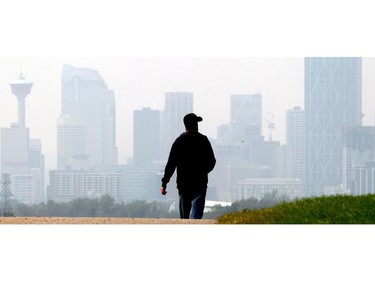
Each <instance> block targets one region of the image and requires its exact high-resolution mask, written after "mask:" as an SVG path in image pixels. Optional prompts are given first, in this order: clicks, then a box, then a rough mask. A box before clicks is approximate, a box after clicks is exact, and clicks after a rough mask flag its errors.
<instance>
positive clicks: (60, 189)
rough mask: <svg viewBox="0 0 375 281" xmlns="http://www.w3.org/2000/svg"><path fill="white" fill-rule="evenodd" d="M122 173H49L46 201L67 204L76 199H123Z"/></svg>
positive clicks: (120, 200)
mask: <svg viewBox="0 0 375 281" xmlns="http://www.w3.org/2000/svg"><path fill="white" fill-rule="evenodd" d="M122 193H123V177H122V173H121V172H118V173H105V172H97V171H77V170H70V171H69V170H67V171H59V170H57V171H50V184H49V186H48V188H47V199H48V200H53V201H55V202H68V201H71V200H74V199H78V198H99V197H101V196H103V195H109V196H111V197H112V198H113V199H114V200H115V201H116V202H122V199H123V194H122Z"/></svg>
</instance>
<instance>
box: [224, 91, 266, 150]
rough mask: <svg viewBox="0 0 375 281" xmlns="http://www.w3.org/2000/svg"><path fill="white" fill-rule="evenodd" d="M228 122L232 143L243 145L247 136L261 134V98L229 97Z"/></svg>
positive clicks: (256, 95) (248, 96) (251, 96)
mask: <svg viewBox="0 0 375 281" xmlns="http://www.w3.org/2000/svg"><path fill="white" fill-rule="evenodd" d="M230 122H231V134H232V142H233V143H237V144H238V143H243V142H245V141H247V140H248V138H249V136H260V135H261V134H262V96H261V94H255V95H231V96H230Z"/></svg>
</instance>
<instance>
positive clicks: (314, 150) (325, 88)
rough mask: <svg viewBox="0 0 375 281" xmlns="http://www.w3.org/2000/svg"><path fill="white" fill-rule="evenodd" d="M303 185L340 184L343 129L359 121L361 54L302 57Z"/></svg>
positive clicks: (311, 191)
mask: <svg viewBox="0 0 375 281" xmlns="http://www.w3.org/2000/svg"><path fill="white" fill-rule="evenodd" d="M304 67H305V106H304V108H305V188H306V195H310V196H319V195H322V194H324V190H325V189H326V188H327V187H335V186H339V185H341V184H342V174H343V171H342V169H343V163H342V154H343V153H342V151H343V130H344V129H345V128H346V127H352V126H357V125H360V124H361V96H362V84H361V82H362V60H361V58H351V57H343V58H334V57H333V58H331V57H324V58H319V57H314V58H305V66H304Z"/></svg>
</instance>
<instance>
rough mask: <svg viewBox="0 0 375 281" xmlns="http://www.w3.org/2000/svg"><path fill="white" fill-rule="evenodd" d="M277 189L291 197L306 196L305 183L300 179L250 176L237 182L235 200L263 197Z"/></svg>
mask: <svg viewBox="0 0 375 281" xmlns="http://www.w3.org/2000/svg"><path fill="white" fill-rule="evenodd" d="M274 191H277V192H278V194H279V195H286V196H288V197H289V198H290V199H295V198H301V197H303V196H304V193H303V183H302V181H301V180H298V179H288V178H249V179H245V180H241V181H238V182H237V188H236V194H235V197H236V198H235V200H236V201H239V200H246V199H250V198H256V199H259V200H260V199H262V198H263V196H264V195H265V194H267V193H271V192H274Z"/></svg>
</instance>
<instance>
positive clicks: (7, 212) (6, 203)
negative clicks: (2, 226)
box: [0, 174, 13, 217]
mask: <svg viewBox="0 0 375 281" xmlns="http://www.w3.org/2000/svg"><path fill="white" fill-rule="evenodd" d="M0 183H1V192H0V196H1V202H2V216H3V217H12V216H13V212H12V204H11V200H10V199H11V197H12V196H13V194H12V192H11V191H10V188H9V186H10V183H11V181H10V177H9V174H3V175H2V179H1V181H0Z"/></svg>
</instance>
